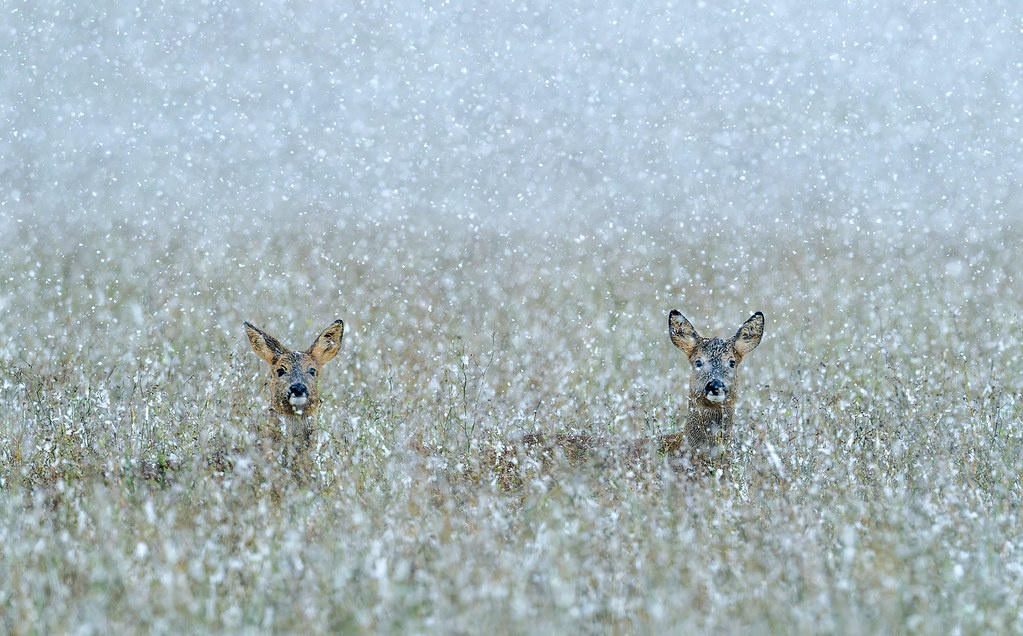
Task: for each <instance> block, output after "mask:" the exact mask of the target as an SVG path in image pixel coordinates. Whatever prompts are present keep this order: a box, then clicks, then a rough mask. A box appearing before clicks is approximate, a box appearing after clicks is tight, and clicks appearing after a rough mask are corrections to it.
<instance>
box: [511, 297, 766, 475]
mask: <svg viewBox="0 0 1023 636" xmlns="http://www.w3.org/2000/svg"><path fill="white" fill-rule="evenodd" d="M763 335H764V315H763V314H762V313H760V312H759V311H758V312H756V313H755V314H753V315H752V316H751V317H750V318H749V319H748V320H746V322H745V323H743V325H742V326H741V327H740V328H739V330H738V331H737V332H736V333H735V335H734V336H732V337H731V338H729V339H728V340H722V339H721V338H704V337H702V336H700V334H698V333H697V332H696V329H694V328H693V326H692V324H691V323H690V322H689V321H688V320H686V318H685V317H684V316H683V315H682V314H681V313H679V312H678V311H675V310H672V311H671V313H669V314H668V336H669V337H670V338H671V341H672V343H673V344H674V345H675V346H676V347H678V348H679V349H681V350H682V351H683V352H685V354H686V358H687V359H688V361H689V364H690V367H691V372H690V374H689V391H688V398H689V412H688V415H687V416H686V423H685V427H684V428H683V431H682V432H681V433H670V434H667V435H660V436H658V437H653V438H639V439H633V440H626V441H617V442H616V441H613V440H608V439H607V438H603V437H595V436H591V435H568V434H558V435H544V434H543V433H530V434H528V435H525V436H523V438H522V439H521V446H522V449H523V450H525V451H526V452H527V453H533V454H535V453H536V452H537V451H539V452H540V454H541V457H545V458H546V457H550V456H553V454H555V453H558V452H560V453H561V454H562V455H563V456H564V458H565V459H566V460H568V461H569V462H578V461H580V460H582V459H584V458H587V457H592V456H594V455H598V454H601V453H604V454H614V455H616V456H619V457H621V458H622V459H626V460H636V459H642V458H644V457H651V456H659V457H663V458H666V459H668V460H669V462H670V463H671V464H672V465H674V466H680V467H681V466H695V467H703V468H709V467H714V466H722V465H724V464H726V463H727V461H728V457H727V449H728V443H729V440H730V439H731V432H732V424H733V421H734V419H735V401H736V398H737V397H738V394H739V387H740V383H739V375H738V372H739V363H740V362H742V359H743V357H745V356H746V355H747V354H749V352H750V351H753V349H755V348H756V347H757V345H759V344H760V340H761V338H762V337H763Z"/></svg>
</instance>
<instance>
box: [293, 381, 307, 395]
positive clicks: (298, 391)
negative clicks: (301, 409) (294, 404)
mask: <svg viewBox="0 0 1023 636" xmlns="http://www.w3.org/2000/svg"><path fill="white" fill-rule="evenodd" d="M288 391H289V393H290V394H291V397H308V396H309V389H307V388H306V386H305V385H304V384H302V383H301V382H296V383H294V384H292V385H291V387H290V388H289V389H288Z"/></svg>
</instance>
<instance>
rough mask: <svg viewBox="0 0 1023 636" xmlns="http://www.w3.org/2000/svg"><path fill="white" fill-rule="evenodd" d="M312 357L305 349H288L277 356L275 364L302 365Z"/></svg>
mask: <svg viewBox="0 0 1023 636" xmlns="http://www.w3.org/2000/svg"><path fill="white" fill-rule="evenodd" d="M310 360H312V358H310V357H309V354H308V353H306V352H305V351H289V352H287V353H283V354H281V355H280V356H278V357H277V364H283V365H287V366H289V367H294V366H303V365H305V364H308V363H309V361H310Z"/></svg>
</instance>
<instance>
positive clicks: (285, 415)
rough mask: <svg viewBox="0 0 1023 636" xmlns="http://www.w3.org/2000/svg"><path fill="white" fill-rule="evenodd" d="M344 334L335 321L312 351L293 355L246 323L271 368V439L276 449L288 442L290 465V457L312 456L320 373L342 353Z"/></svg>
mask: <svg viewBox="0 0 1023 636" xmlns="http://www.w3.org/2000/svg"><path fill="white" fill-rule="evenodd" d="M344 331H345V324H344V322H342V321H340V320H335V321H334V322H332V323H331V324H330V326H329V327H327V328H326V329H324V330H323V333H321V334H320V335H319V336H317V338H316V340H314V341H313V344H312V345H311V346H310V347H309V348H308V349H306V350H305V351H291V350H290V349H287V348H286V347H284V345H282V344H281V343H280V341H279V340H277V339H276V338H274V337H273V336H271V335H270V334H268V333H266V332H265V331H263V330H261V329H259V328H257V327H255V326H254V325H252V324H251V323H248V322H246V323H245V333H246V334H247V335H248V337H249V342H250V343H252V349H253V351H255V352H256V355H258V356H259V357H260V358H261V359H262V360H264V361H265V362H266V363H267V364H269V365H270V379H269V382H268V386H269V388H270V413H269V414H270V418H269V431H268V437H269V441H270V442H272V443H273V444H274V446H277V445H279V443H280V441H281V439H282V437H287V438H288V439H287V444H286V445H285V449H284V458H285V461H286V462H287V461H288V458H289V456H290V455H294V456H295V457H296V458H300V457H304V456H305V455H307V454H308V450H309V447H310V445H311V441H312V437H313V424H314V422H315V419H316V412H317V410H318V409H319V407H320V392H319V388H318V383H319V379H320V371H321V369H322V368H323V365H324V364H326V363H327V362H329V361H330V360H332V359H333V358H334V356H336V355H337V352H338V351H340V350H341V339H342V338H343V337H344ZM303 399H304V404H303V403H301V402H302V400H303Z"/></svg>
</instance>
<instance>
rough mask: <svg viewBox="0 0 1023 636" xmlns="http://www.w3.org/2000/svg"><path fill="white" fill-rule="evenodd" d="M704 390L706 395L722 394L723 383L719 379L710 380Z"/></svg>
mask: <svg viewBox="0 0 1023 636" xmlns="http://www.w3.org/2000/svg"><path fill="white" fill-rule="evenodd" d="M704 391H706V393H707V395H724V393H725V383H724V382H722V381H721V380H711V381H710V382H708V383H707V387H706V388H705V389H704Z"/></svg>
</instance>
